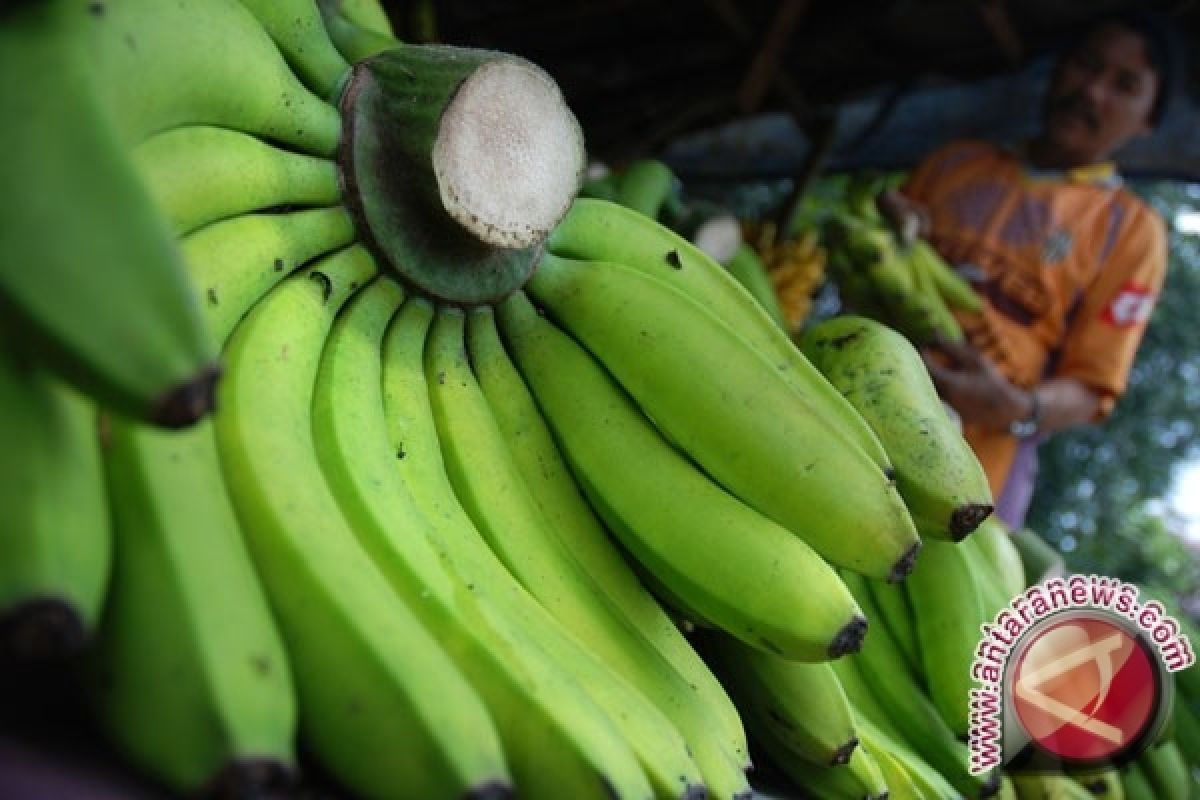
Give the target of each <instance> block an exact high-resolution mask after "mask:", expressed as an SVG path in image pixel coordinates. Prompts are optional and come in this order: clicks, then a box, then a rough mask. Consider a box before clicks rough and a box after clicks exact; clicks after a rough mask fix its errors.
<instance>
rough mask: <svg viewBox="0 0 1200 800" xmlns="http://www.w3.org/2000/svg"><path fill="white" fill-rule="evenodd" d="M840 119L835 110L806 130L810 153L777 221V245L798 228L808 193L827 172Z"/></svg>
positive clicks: (807, 154) (819, 117) (797, 175)
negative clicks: (817, 178) (815, 181)
mask: <svg viewBox="0 0 1200 800" xmlns="http://www.w3.org/2000/svg"><path fill="white" fill-rule="evenodd" d="M838 116H839V114H838V110H837V109H836V108H835V109H833V110H832V111H831V112H829V113H826V114H821V115H819V116H818V117H817V118H816V119H815V120H814V121H813V123H812V124H811V125H809V126H808V127H806V128H805V129H804V133H805V136H807V138H808V152H807V153H805V154H804V161H803V162H802V163H801V164H800V169H799V171H798V172H797V173H796V178H795V183H793V184H792V191H791V192H790V193H789V194H788V199H787V202H785V203H784V204H783V206H782V207H781V208H780V213H779V216H778V218H777V219H776V224H775V241H777V242H784V241H787V238H788V236H789V235H790V234H791V230H792V225H793V224H795V221H796V216H797V215H798V214H799V212H800V206H801V204H802V203H803V202H804V195H806V194H807V193H808V189H809V187H810V186H812V183H813V181H814V180H816V177H817V176H818V175H820V174H821V170H823V169H824V168H825V163H826V162H827V161H828V160H829V153H830V152H831V151H832V150H833V144H834V142H836V141H837V129H838ZM772 244H774V242H772Z"/></svg>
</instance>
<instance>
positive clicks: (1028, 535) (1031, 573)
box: [1010, 528, 1066, 586]
mask: <svg viewBox="0 0 1200 800" xmlns="http://www.w3.org/2000/svg"><path fill="white" fill-rule="evenodd" d="M1010 541H1011V542H1012V544H1013V547H1015V548H1016V550H1017V553H1018V554H1019V555H1020V556H1021V564H1022V565H1023V566H1024V570H1023V572H1024V573H1025V580H1026V582H1027V585H1029V586H1033V585H1034V584H1036V583H1041V582H1042V581H1044V580H1046V579H1047V578H1049V577H1052V576H1056V575H1063V574H1064V571H1065V570H1066V565H1065V563H1064V562H1063V557H1062V554H1061V553H1059V552H1058V550H1056V549H1054V547H1053V546H1052V545H1051V544H1050V543H1049V542H1047V541H1046V540H1045V539H1043V538H1042V537H1041V535H1039V534H1038V533H1037V532H1035V531H1031V530H1029V529H1028V528H1022V529H1020V530H1016V531H1013V532H1012V536H1011V537H1010Z"/></svg>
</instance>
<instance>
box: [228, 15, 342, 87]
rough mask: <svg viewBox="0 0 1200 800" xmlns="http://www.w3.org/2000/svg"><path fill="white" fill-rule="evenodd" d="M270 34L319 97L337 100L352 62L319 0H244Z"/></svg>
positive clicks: (289, 61)
mask: <svg viewBox="0 0 1200 800" xmlns="http://www.w3.org/2000/svg"><path fill="white" fill-rule="evenodd" d="M241 3H242V5H244V6H245V7H246V8H248V9H250V11H251V13H253V14H254V16H255V17H257V18H258V21H259V22H260V23H261V24H262V26H263V28H265V29H266V31H267V33H269V34H271V38H272V39H274V40H275V44H277V45H279V49H280V50H282V51H283V56H284V58H286V59H287V61H288V63H289V64H290V65H291V66H292V69H294V70H295V72H296V74H297V75H299V76H300V78H301V80H303V81H304V83H305V85H306V86H308V88H309V89H312V90H313V92H315V93H316V94H317V96H318V97H323V98H325V99H326V100H329V101H331V102H332V101H334V100H336V99H337V98H336V96H335V95H336V94H337V90H338V88H339V84H340V82H341V80H342V78H343V77H344V76H345V75H346V73H347V72H348V71H349V69H350V65H349V64H347V63H346V60H345V59H344V58H342V56H341V54H340V53H338V51H337V49H336V48H335V47H334V46H333V42H331V41H330V40H329V34H328V33H327V32H326V30H325V22H324V20H322V19H321V12H320V10H318V8H317V2H316V0H241Z"/></svg>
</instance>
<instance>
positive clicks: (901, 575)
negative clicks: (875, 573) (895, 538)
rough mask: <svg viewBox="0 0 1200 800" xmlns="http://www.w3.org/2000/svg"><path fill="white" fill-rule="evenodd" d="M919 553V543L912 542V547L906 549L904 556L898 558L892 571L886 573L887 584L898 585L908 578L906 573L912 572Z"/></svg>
mask: <svg viewBox="0 0 1200 800" xmlns="http://www.w3.org/2000/svg"><path fill="white" fill-rule="evenodd" d="M920 552H921V543H920V542H914V543H913V546H912V547H910V548H908V550H907V551H906V552H905V553H904V555H902V556H900V560H898V561H897V562H896V563H895V564H894V565H893V566H892V571H891V572H889V573H888V576H887V582H888V583H899V582H900V581H902V580H904V579H905V578H907V577H908V573H910V572H912V571H913V567H915V566H916V565H917V556H918V555H919V554H920Z"/></svg>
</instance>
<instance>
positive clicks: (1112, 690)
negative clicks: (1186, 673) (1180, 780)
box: [1007, 613, 1163, 763]
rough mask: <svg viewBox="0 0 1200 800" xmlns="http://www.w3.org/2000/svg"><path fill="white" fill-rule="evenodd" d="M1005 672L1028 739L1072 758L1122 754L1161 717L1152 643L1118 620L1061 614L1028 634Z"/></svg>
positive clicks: (1101, 760)
mask: <svg viewBox="0 0 1200 800" xmlns="http://www.w3.org/2000/svg"><path fill="white" fill-rule="evenodd" d="M1022 644H1023V645H1024V646H1023V647H1022V649H1021V653H1020V655H1019V656H1018V658H1017V660H1016V662H1015V665H1014V667H1013V668H1012V670H1011V672H1010V673H1009V682H1008V687H1007V688H1008V692H1009V696H1010V701H1011V703H1012V708H1013V710H1014V711H1015V713H1016V717H1017V720H1018V721H1019V723H1020V725H1021V727H1022V728H1023V729H1024V730H1025V733H1026V734H1028V736H1029V739H1030V741H1031V742H1032V743H1033V744H1035V745H1036V746H1037V747H1038V748H1040V749H1042V750H1043V751H1045V752H1046V753H1048V754H1049V755H1051V756H1054V757H1056V758H1059V759H1063V760H1065V761H1069V762H1075V763H1081V762H1096V763H1105V762H1112V761H1116V760H1120V759H1121V757H1122V756H1123V755H1125V754H1126V753H1128V752H1129V751H1130V750H1132V749H1133V748H1135V747H1137V746H1139V745H1140V744H1142V742H1143V741H1144V740H1145V739H1146V735H1147V733H1148V732H1149V731H1150V730H1151V729H1152V728H1154V727H1156V723H1157V721H1158V716H1159V709H1160V707H1161V698H1162V686H1163V680H1162V677H1161V675H1160V669H1159V665H1158V662H1157V660H1156V659H1155V658H1154V654H1153V652H1151V650H1150V649H1149V646H1148V645H1147V644H1146V643H1145V642H1144V641H1143V640H1142V639H1141V638H1140V637H1138V636H1137V635H1136V634H1134V633H1132V632H1131V631H1130V630H1128V629H1127V628H1126V627H1125V626H1124V625H1123V624H1122V623H1121V622H1120V621H1119V618H1117V617H1115V616H1111V615H1107V614H1105V615H1100V614H1087V613H1083V614H1069V615H1059V616H1057V617H1055V618H1054V619H1051V620H1047V621H1046V623H1045V624H1043V625H1041V626H1038V627H1036V628H1034V629H1033V630H1031V631H1029V633H1028V634H1027V639H1026V642H1023V643H1022Z"/></svg>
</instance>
